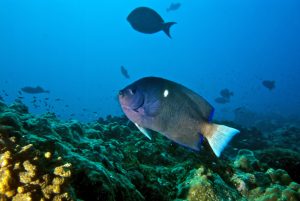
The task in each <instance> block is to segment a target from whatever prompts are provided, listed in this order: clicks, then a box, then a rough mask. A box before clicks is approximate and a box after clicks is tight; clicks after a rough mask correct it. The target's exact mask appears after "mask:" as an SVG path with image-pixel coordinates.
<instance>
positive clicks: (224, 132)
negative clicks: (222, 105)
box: [205, 124, 240, 157]
mask: <svg viewBox="0 0 300 201" xmlns="http://www.w3.org/2000/svg"><path fill="white" fill-rule="evenodd" d="M208 126H209V127H211V128H210V129H208V130H209V133H206V134H205V137H206V138H207V140H208V143H209V145H210V147H211V148H212V150H213V151H214V153H215V154H216V156H217V157H219V156H220V155H221V152H222V151H223V149H224V148H225V147H226V145H227V144H228V143H229V141H230V140H231V138H232V137H233V136H235V135H236V134H238V133H239V132H240V131H239V130H237V129H234V128H230V127H228V126H223V125H218V124H210V125H208Z"/></svg>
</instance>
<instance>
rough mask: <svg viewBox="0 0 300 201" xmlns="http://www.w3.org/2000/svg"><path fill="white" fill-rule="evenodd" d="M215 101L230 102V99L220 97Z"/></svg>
mask: <svg viewBox="0 0 300 201" xmlns="http://www.w3.org/2000/svg"><path fill="white" fill-rule="evenodd" d="M215 102H216V103H219V104H226V103H229V99H228V98H224V97H218V98H216V99H215Z"/></svg>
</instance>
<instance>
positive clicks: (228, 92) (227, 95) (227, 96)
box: [220, 89, 233, 99]
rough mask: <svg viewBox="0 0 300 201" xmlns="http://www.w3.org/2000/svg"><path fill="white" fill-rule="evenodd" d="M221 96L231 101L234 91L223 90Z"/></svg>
mask: <svg viewBox="0 0 300 201" xmlns="http://www.w3.org/2000/svg"><path fill="white" fill-rule="evenodd" d="M220 95H221V96H222V97H223V98H227V99H230V97H231V96H233V92H232V91H229V89H222V90H221V91H220Z"/></svg>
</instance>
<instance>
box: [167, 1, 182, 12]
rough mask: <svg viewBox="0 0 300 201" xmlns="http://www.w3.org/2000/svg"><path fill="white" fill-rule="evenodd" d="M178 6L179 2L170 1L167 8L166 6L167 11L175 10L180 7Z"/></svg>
mask: <svg viewBox="0 0 300 201" xmlns="http://www.w3.org/2000/svg"><path fill="white" fill-rule="evenodd" d="M180 6H181V4H180V3H171V5H170V6H169V8H167V12H169V11H174V10H177V9H179V8H180Z"/></svg>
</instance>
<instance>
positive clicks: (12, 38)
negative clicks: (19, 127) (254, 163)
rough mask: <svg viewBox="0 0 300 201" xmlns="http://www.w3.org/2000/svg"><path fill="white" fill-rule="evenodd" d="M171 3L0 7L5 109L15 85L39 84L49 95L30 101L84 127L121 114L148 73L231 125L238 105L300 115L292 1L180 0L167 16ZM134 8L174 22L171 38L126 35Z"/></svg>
mask: <svg viewBox="0 0 300 201" xmlns="http://www.w3.org/2000/svg"><path fill="white" fill-rule="evenodd" d="M171 2H172V1H169V0H163V1H161V0H160V1H158V0H128V1H124V0H100V1H95V0H93V1H92V0H90V1H78V0H72V1H71V0H65V1H60V0H45V1H41V0H31V1H23V0H1V1H0V28H1V31H0V95H1V96H4V95H3V92H2V91H1V90H5V91H6V92H7V94H8V95H9V96H8V97H6V96H4V98H5V101H6V102H8V103H11V102H13V101H14V100H15V99H16V97H17V96H18V90H20V88H21V87H23V86H36V85H40V86H42V87H43V88H45V89H48V90H50V91H51V93H50V94H49V95H46V94H42V95H38V97H39V98H40V99H43V98H45V97H49V98H50V101H49V103H50V104H51V105H53V109H51V111H53V112H56V113H57V114H59V115H61V117H62V118H64V119H66V118H69V117H70V114H72V113H75V116H74V117H73V118H76V119H79V120H83V121H90V120H94V119H97V118H98V117H100V116H105V115H107V114H113V115H119V114H121V110H120V107H119V105H118V102H117V100H116V94H117V93H118V90H119V89H121V88H123V87H124V86H125V85H127V84H129V83H131V82H133V81H134V80H136V79H139V78H141V77H144V76H150V75H153V76H160V77H164V78H167V79H171V80H173V81H176V82H179V83H181V84H183V85H185V86H187V87H189V88H191V89H193V90H195V91H196V92H198V93H199V94H201V95H202V96H203V97H205V98H206V99H207V100H208V101H209V102H210V103H212V105H214V106H215V108H216V117H217V118H220V119H222V118H225V119H226V118H228V119H232V115H233V113H232V110H233V109H235V108H236V107H241V106H244V107H247V108H249V109H251V110H253V111H255V112H259V113H262V112H264V113H278V114H281V115H291V114H296V115H298V114H299V113H300V92H299V87H300V79H299V75H300V37H299V36H300V12H299V11H300V1H299V0H287V1H282V0H272V1H271V0H270V1H261V0H243V1H240V0H228V1H216V0H202V1H184V0H182V1H180V2H181V3H182V7H181V8H180V9H178V10H177V11H174V12H166V8H167V7H168V6H169V5H170V3H171ZM139 6H149V7H151V8H153V9H155V10H156V11H157V12H158V13H159V14H160V15H161V16H162V17H163V18H164V20H165V21H166V22H168V21H175V22H177V23H178V24H176V25H174V26H173V27H172V28H171V35H172V37H173V38H172V39H169V38H168V37H167V36H166V35H165V34H164V33H163V32H159V33H156V34H153V35H146V34H142V33H139V32H136V31H135V30H133V29H132V27H131V26H130V25H129V23H128V22H127V21H126V17H127V15H128V14H129V13H130V12H131V11H132V10H133V9H134V8H136V7H139ZM121 65H124V66H125V68H127V70H128V72H129V74H130V76H131V79H129V80H128V79H125V78H124V77H123V76H122V74H121V73H120V66H121ZM265 79H267V80H275V81H276V88H275V90H273V91H269V90H267V89H266V88H264V87H263V86H262V85H261V82H262V80H265ZM223 88H229V89H230V90H232V91H234V96H233V97H232V100H231V102H230V103H229V104H226V105H220V104H217V103H216V102H215V101H214V99H215V98H216V97H218V96H219V91H220V90H221V89H223ZM24 96H25V99H24V102H25V103H26V104H27V105H28V106H29V107H30V110H31V111H32V112H33V113H38V114H41V113H44V112H45V109H44V108H43V107H41V108H37V109H36V108H33V107H32V105H31V103H30V101H31V100H32V95H24ZM55 98H61V99H63V101H61V102H56V101H54V100H53V99H55ZM66 104H67V105H69V107H65V105H66ZM83 108H85V109H87V111H83ZM94 112H97V113H94Z"/></svg>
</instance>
